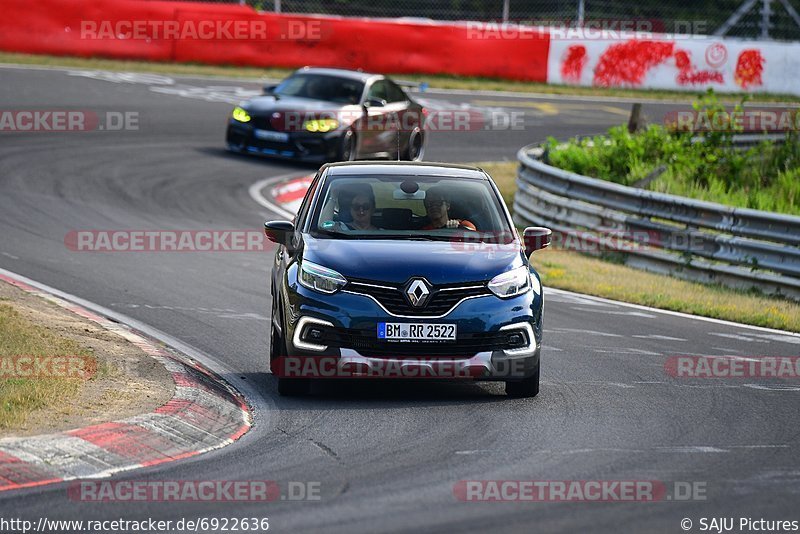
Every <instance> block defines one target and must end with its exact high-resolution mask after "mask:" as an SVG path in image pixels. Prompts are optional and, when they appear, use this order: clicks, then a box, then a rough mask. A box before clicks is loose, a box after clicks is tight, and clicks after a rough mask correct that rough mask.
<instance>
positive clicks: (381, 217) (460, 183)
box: [309, 176, 515, 243]
mask: <svg viewBox="0 0 800 534" xmlns="http://www.w3.org/2000/svg"><path fill="white" fill-rule="evenodd" d="M501 202H502V201H501V200H500V199H499V197H498V196H497V194H496V193H495V191H494V189H493V188H492V186H491V184H490V182H489V181H488V180H475V179H465V178H445V177H420V176H388V177H387V176H381V177H370V176H334V177H329V178H328V180H326V182H325V184H324V187H323V190H322V191H321V193H320V196H319V200H318V201H317V204H316V206H315V209H314V213H313V215H312V217H311V219H310V221H309V227H310V231H311V233H312V235H314V236H315V237H333V238H341V239H348V238H349V239H353V238H359V239H408V240H413V239H424V240H434V241H440V240H441V241H446V240H453V239H479V240H481V241H492V242H503V243H509V242H511V241H513V238H514V235H515V234H514V232H513V230H512V228H511V226H510V224H509V222H508V220H507V218H506V216H505V211H504V210H503V207H502V204H501Z"/></svg>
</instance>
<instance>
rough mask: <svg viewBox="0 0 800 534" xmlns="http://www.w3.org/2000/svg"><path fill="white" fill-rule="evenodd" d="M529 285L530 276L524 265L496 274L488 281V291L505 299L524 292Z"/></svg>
mask: <svg viewBox="0 0 800 534" xmlns="http://www.w3.org/2000/svg"><path fill="white" fill-rule="evenodd" d="M530 287H531V277H530V272H529V271H528V268H527V267H525V266H524V265H523V266H522V267H517V268H516V269H512V270H511V271H508V272H507V273H503V274H498V275H497V276H495V277H494V278H492V281H491V282H489V291H491V292H492V293H494V294H495V295H497V296H498V297H500V298H501V299H506V298H510V297H516V296H517V295H521V294H523V293H525V292H526V291H527V290H528V289H529V288H530Z"/></svg>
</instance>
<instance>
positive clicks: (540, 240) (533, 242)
mask: <svg viewBox="0 0 800 534" xmlns="http://www.w3.org/2000/svg"><path fill="white" fill-rule="evenodd" d="M522 235H523V238H522V240H523V242H524V243H525V255H526V256H530V255H531V254H533V253H534V252H536V251H537V250H542V249H543V248H547V247H549V246H550V241H551V239H552V235H553V231H552V230H550V228H545V227H544V226H529V227H527V228H525V231H524V232H523V234H522Z"/></svg>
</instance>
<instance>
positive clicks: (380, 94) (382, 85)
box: [367, 80, 389, 101]
mask: <svg viewBox="0 0 800 534" xmlns="http://www.w3.org/2000/svg"><path fill="white" fill-rule="evenodd" d="M370 98H374V99H376V100H386V101H388V100H389V99H388V95H387V94H386V81H385V80H378V81H377V82H375V83H373V84H372V87H370V88H369V93H367V100H369V99H370Z"/></svg>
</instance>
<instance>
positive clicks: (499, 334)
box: [271, 284, 542, 380]
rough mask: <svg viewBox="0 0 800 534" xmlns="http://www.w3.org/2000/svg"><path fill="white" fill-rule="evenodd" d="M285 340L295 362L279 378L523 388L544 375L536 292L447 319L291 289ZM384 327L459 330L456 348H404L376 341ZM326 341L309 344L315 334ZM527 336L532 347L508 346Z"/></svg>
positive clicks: (472, 302) (473, 302) (354, 297)
mask: <svg viewBox="0 0 800 534" xmlns="http://www.w3.org/2000/svg"><path fill="white" fill-rule="evenodd" d="M290 287H292V289H291V294H292V296H291V298H290V299H289V300H290V308H291V309H290V310H289V313H288V315H287V316H288V317H293V318H294V320H291V321H288V322H287V323H288V324H285V326H286V332H285V333H284V334H285V339H286V340H287V349H288V354H287V356H286V357H285V359H284V361H276V362H272V365H271V367H272V371H273V373H274V374H276V375H278V376H284V377H294V378H315V377H323V378H325V377H327V378H334V377H341V378H351V377H352V378H357V377H375V378H379V377H384V378H468V379H474V380H520V379H523V378H527V377H529V376H532V375H533V374H534V373H535V372H536V371H537V369H538V367H539V355H540V352H541V338H542V329H541V319H542V314H541V311H542V300H541V295H537V294H536V293H534V292H532V291H529V292H528V293H526V294H524V295H520V296H518V297H514V298H512V299H507V300H502V299H499V298H497V297H495V296H493V295H491V296H485V297H480V298H474V299H468V300H464V301H462V302H461V303H460V304H458V305H457V306H456V307H455V308H453V309H452V310H451V311H450V312H449V313H447V314H445V315H444V316H441V317H397V316H394V315H391V314H387V312H386V310H385V309H383V308H381V307H380V306H379V305H378V304H377V303H376V302H375V301H374V300H373V299H371V298H368V297H366V296H363V295H359V294H354V293H348V292H345V291H342V292H339V293H336V294H333V295H322V294H319V293H316V292H313V291H311V290H308V289H306V288H304V287H302V286H299V285H295V284H291V285H290ZM380 322H420V323H434V324H436V323H439V324H442V323H454V324H456V327H457V340H456V341H455V342H453V343H436V344H426V343H397V342H383V341H381V340H378V339H377V333H376V331H377V325H378V323H380ZM315 325H316V326H317V327H318V328H319V330H320V333H321V335H320V336H319V337H317V338H316V340H311V342H310V343H309V338H308V334H309V331H308V329H309V328H310V327H311V326H315ZM513 332H516V333H522V335H523V336H524V338H525V343H524V344H522V345H520V344H517V345H513V346H512V345H504V344H503V343H504V341H503V340H504V339H506V337H507V336H506V334H511V333H513Z"/></svg>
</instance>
